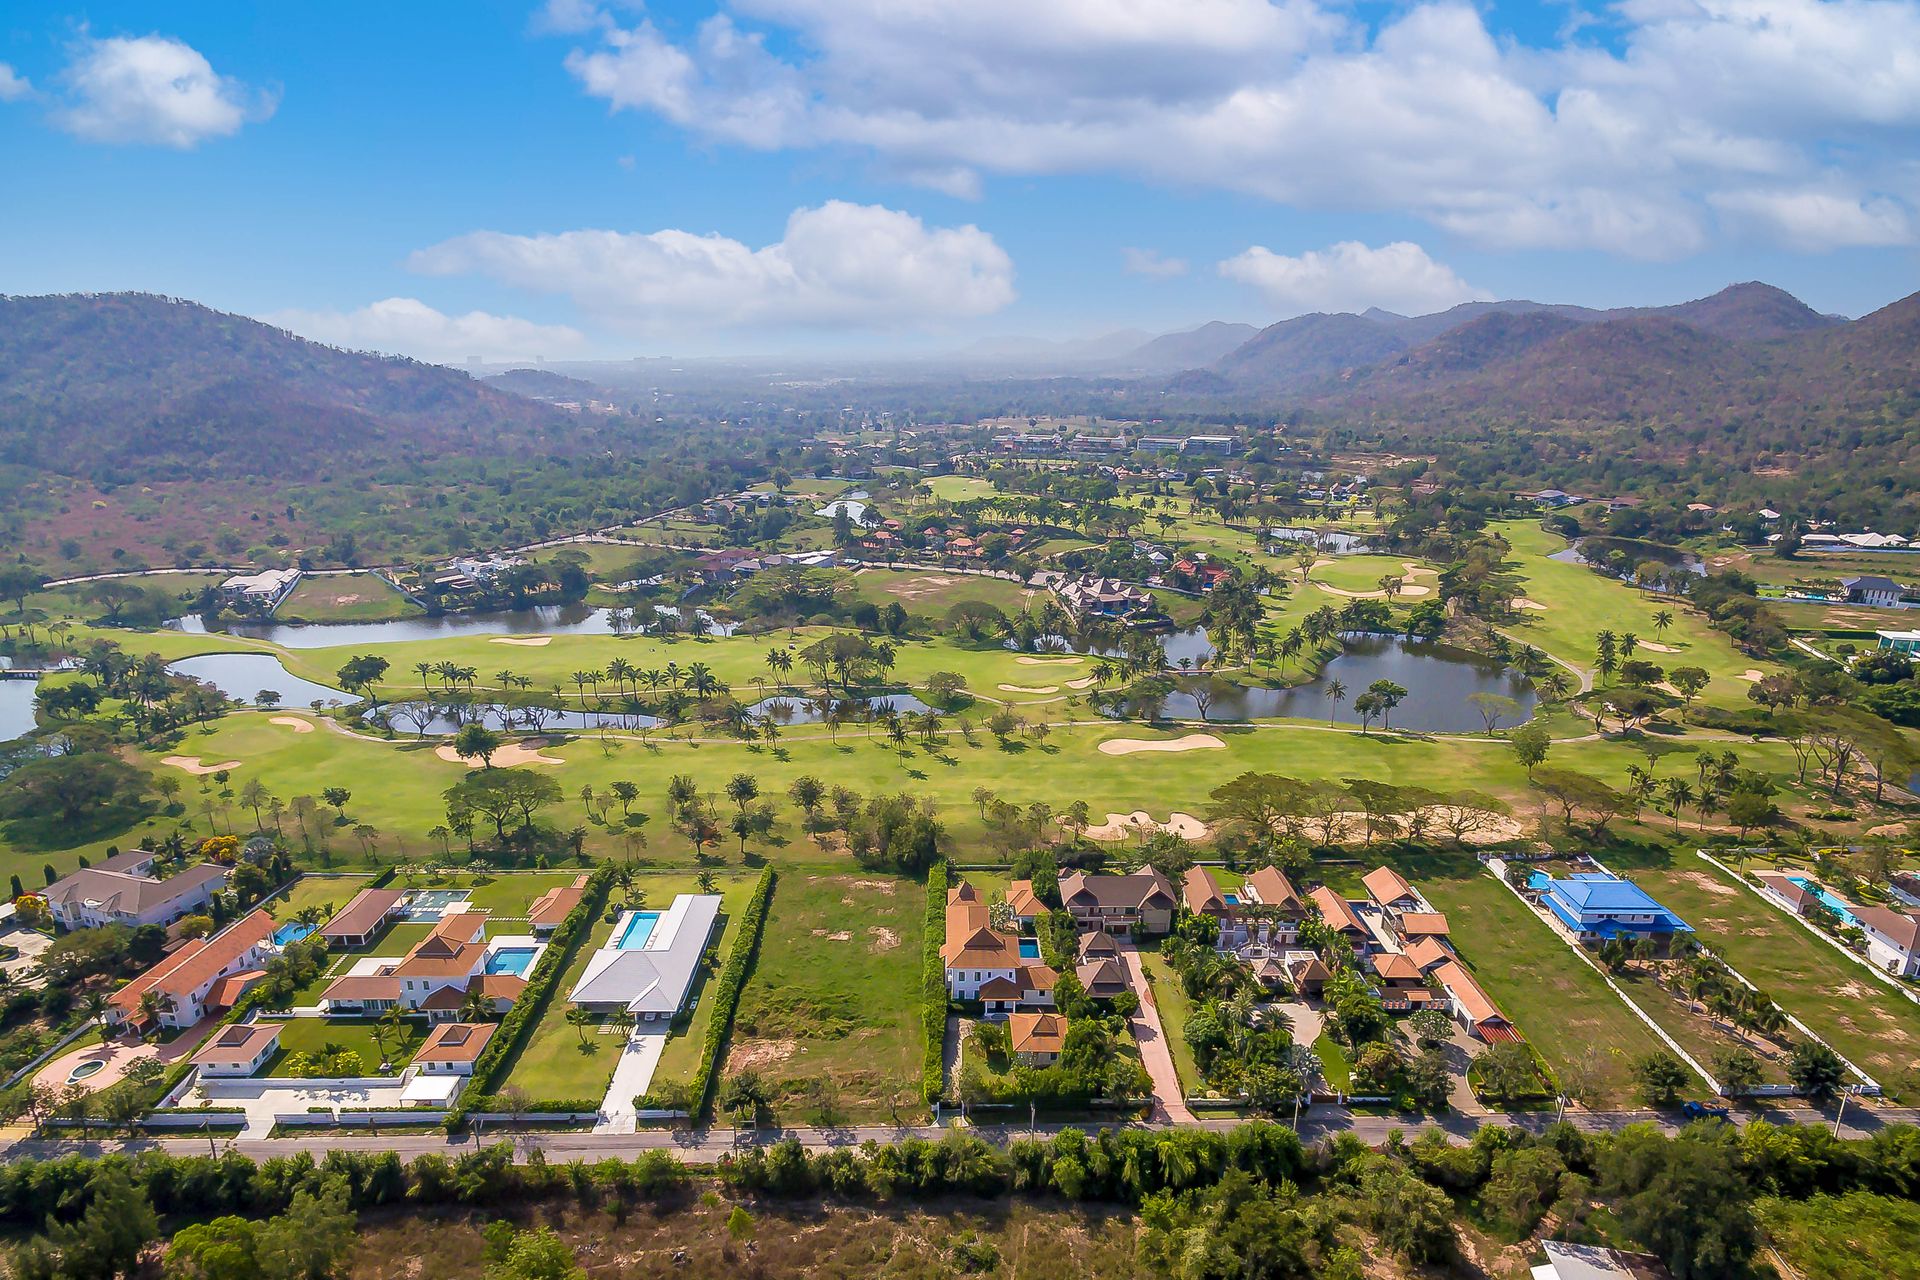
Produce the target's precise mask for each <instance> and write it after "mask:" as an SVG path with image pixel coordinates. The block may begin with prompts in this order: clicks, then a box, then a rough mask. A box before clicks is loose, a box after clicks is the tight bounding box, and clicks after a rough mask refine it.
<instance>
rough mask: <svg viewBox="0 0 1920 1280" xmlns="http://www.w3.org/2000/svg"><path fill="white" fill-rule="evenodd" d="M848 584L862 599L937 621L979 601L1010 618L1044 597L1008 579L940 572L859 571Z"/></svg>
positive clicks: (921, 570) (915, 570) (856, 571)
mask: <svg viewBox="0 0 1920 1280" xmlns="http://www.w3.org/2000/svg"><path fill="white" fill-rule="evenodd" d="M847 581H848V583H849V585H850V586H851V587H852V588H853V593H854V595H855V596H856V597H857V598H859V599H861V600H870V601H872V602H873V603H874V604H876V605H880V606H882V607H885V606H886V605H889V604H895V603H897V604H899V605H900V607H902V608H903V609H905V610H906V611H907V612H908V613H910V614H912V615H914V616H915V617H920V618H931V619H934V620H935V621H938V620H939V619H942V618H944V617H945V616H946V613H947V610H949V609H951V608H953V606H955V605H956V604H959V603H960V602H961V601H963V600H978V601H981V602H983V603H985V604H990V605H992V606H993V607H994V608H996V609H998V610H1000V611H1001V612H1002V613H1005V614H1008V615H1009V616H1011V615H1013V614H1016V613H1018V612H1020V609H1021V606H1022V605H1023V604H1025V603H1026V602H1027V601H1029V600H1037V599H1038V598H1039V596H1040V594H1041V593H1039V592H1035V591H1030V590H1028V589H1027V588H1025V587H1023V586H1021V585H1020V584H1019V583H1017V582H1010V581H1008V580H1007V579H1005V578H986V577H981V576H980V575H978V574H968V573H942V572H940V571H939V570H938V569H912V570H896V569H857V570H855V571H854V572H853V573H851V574H849V575H847Z"/></svg>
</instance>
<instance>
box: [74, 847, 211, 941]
mask: <svg viewBox="0 0 1920 1280" xmlns="http://www.w3.org/2000/svg"><path fill="white" fill-rule="evenodd" d="M230 874H231V873H230V872H229V871H228V870H227V868H225V867H223V866H220V865H218V864H217V863H212V862H202V863H200V864H198V865H197V866H192V867H188V868H187V869H186V870H185V871H182V872H181V873H180V874H179V875H175V876H168V877H167V878H166V879H164V880H161V879H158V878H156V877H155V876H154V875H153V855H152V854H151V853H148V852H147V851H146V850H144V849H131V850H128V851H127V852H126V853H121V854H115V855H114V856H113V857H111V858H108V859H107V860H106V861H104V862H101V863H99V864H98V865H96V866H91V867H82V868H80V869H79V870H78V871H73V872H69V873H68V874H66V875H64V876H61V877H60V878H59V879H58V880H55V881H54V882H53V883H52V884H50V885H48V886H47V887H46V891H45V892H44V893H43V894H42V895H41V896H42V897H44V898H45V899H46V901H47V910H48V911H49V912H50V913H51V914H52V915H53V922H54V923H55V924H57V925H59V926H60V927H61V928H62V929H97V928H100V927H101V926H103V925H109V924H124V925H129V926H133V927H138V926H140V925H143V924H163V925H164V924H172V923H173V922H174V921H175V920H178V919H179V918H180V917H181V916H186V915H192V914H193V913H194V912H196V911H206V910H207V909H208V907H209V906H211V905H212V903H213V895H214V894H216V893H218V892H220V890H222V889H224V888H225V887H226V884H227V878H228V876H229V875H230Z"/></svg>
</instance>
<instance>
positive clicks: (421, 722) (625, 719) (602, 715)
mask: <svg viewBox="0 0 1920 1280" xmlns="http://www.w3.org/2000/svg"><path fill="white" fill-rule="evenodd" d="M380 710H381V712H382V713H383V714H385V715H386V717H387V723H388V724H390V725H392V726H393V730H394V732H395V733H402V734H405V733H413V734H448V733H458V732H460V726H462V725H467V724H483V725H485V726H486V727H487V728H489V729H498V730H500V731H502V732H506V733H511V732H515V731H525V732H528V733H545V732H549V731H558V730H563V729H564V730H567V731H569V732H574V733H579V732H584V731H588V730H593V729H626V730H639V729H654V728H658V727H659V726H660V725H661V724H662V723H664V722H663V721H661V720H659V719H657V718H656V717H654V716H648V715H638V714H630V713H627V712H621V711H558V710H555V709H553V708H551V707H540V708H532V709H530V708H527V707H516V706H507V705H502V704H500V703H497V702H465V703H442V702H423V701H421V700H419V699H417V698H416V699H413V700H411V701H407V702H383V703H381V704H380ZM368 714H369V715H371V714H372V708H368Z"/></svg>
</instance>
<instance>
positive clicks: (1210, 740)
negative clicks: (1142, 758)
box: [1100, 733, 1227, 756]
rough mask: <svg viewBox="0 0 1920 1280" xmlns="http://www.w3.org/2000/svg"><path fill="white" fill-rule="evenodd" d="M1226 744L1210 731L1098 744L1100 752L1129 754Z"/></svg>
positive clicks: (1116, 739) (1195, 748)
mask: <svg viewBox="0 0 1920 1280" xmlns="http://www.w3.org/2000/svg"><path fill="white" fill-rule="evenodd" d="M1226 745H1227V744H1226V743H1224V742H1222V741H1220V739H1218V738H1216V737H1214V736H1213V735H1212V734H1210V733H1190V734H1188V735H1187V736H1186V737H1184V738H1109V739H1108V740H1107V741H1105V742H1103V743H1101V744H1100V754H1101V755H1103V756H1131V755H1137V754H1138V753H1140V752H1143V751H1174V752H1179V751H1211V750H1213V749H1214V748H1216V747H1224V746H1226Z"/></svg>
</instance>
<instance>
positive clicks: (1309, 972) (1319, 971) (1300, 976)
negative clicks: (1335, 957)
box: [1287, 954, 1333, 983]
mask: <svg viewBox="0 0 1920 1280" xmlns="http://www.w3.org/2000/svg"><path fill="white" fill-rule="evenodd" d="M1287 971H1288V972H1289V973H1291V974H1292V975H1293V980H1294V981H1295V982H1296V983H1306V982H1325V981H1326V980H1327V979H1329V978H1331V977H1332V976H1333V971H1332V970H1331V969H1329V968H1327V966H1326V963H1325V962H1324V961H1322V960H1321V959H1320V957H1319V956H1316V955H1312V954H1309V955H1306V956H1304V957H1302V958H1301V959H1298V960H1294V961H1291V962H1290V963H1289V964H1288V965H1287Z"/></svg>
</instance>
